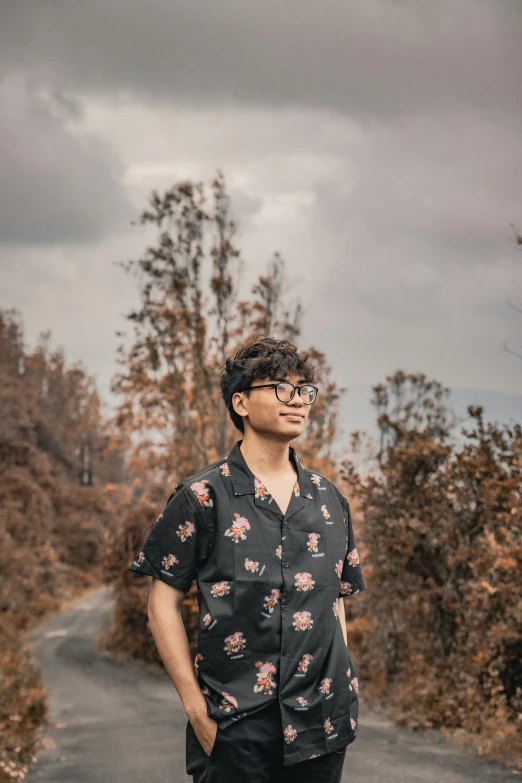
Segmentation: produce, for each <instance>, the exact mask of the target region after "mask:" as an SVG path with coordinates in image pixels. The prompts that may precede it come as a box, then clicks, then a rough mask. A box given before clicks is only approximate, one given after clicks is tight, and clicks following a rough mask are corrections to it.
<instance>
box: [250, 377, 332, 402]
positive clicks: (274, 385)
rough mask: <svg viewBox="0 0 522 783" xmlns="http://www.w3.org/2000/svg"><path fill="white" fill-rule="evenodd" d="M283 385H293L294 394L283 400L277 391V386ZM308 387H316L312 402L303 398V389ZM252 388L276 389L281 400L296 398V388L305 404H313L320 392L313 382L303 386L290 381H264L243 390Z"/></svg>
mask: <svg viewBox="0 0 522 783" xmlns="http://www.w3.org/2000/svg"><path fill="white" fill-rule="evenodd" d="M283 385H286V386H291V387H292V394H291V395H290V397H289V398H288V400H282V399H281V397H280V396H279V394H278V393H277V387H278V386H283ZM306 388H310V389H314V390H315V397H314V398H313V400H312V401H311V402H305V401H304V400H303V396H302V394H301V389H306ZM252 389H274V391H275V394H276V397H277V399H278V400H279V402H290V401H291V400H293V399H294V395H295V390H296V389H297V391H298V392H299V396H300V397H301V402H302V403H303V405H312V403H314V402H315V401H316V399H317V395H318V394H319V389H318V388H317V386H314V385H313V383H303V385H302V386H294V384H293V383H290V381H278V382H277V383H262V384H260V385H259V386H247V387H246V388H245V389H241V391H251V390H252Z"/></svg>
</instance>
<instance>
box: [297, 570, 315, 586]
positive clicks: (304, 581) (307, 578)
mask: <svg viewBox="0 0 522 783" xmlns="http://www.w3.org/2000/svg"><path fill="white" fill-rule="evenodd" d="M294 578H295V582H294V587H296V588H297V590H313V588H314V585H315V582H314V580H313V579H312V574H309V573H308V571H302V572H301V573H299V574H295V577H294Z"/></svg>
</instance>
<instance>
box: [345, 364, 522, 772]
mask: <svg viewBox="0 0 522 783" xmlns="http://www.w3.org/2000/svg"><path fill="white" fill-rule="evenodd" d="M387 380H388V384H389V385H388V387H384V386H381V385H380V386H377V387H375V389H374V392H375V398H374V404H375V405H376V407H377V410H378V422H379V427H380V432H381V441H380V444H379V448H378V449H377V451H376V454H375V459H376V462H377V465H378V468H379V471H378V472H377V473H375V474H369V475H367V476H364V477H363V476H360V475H358V474H357V473H356V472H355V470H354V468H353V464H352V463H350V462H349V461H346V462H345V464H344V467H345V469H346V473H345V477H346V479H347V481H349V482H350V483H351V484H352V485H353V487H354V489H355V490H356V491H357V495H358V501H359V508H360V512H361V515H362V517H363V519H364V526H363V530H361V531H360V537H361V541H362V540H363V539H364V547H363V548H364V549H365V561H366V562H365V566H366V573H367V574H368V589H367V591H366V593H365V594H363V595H362V600H363V604H364V605H365V606H366V608H367V612H368V617H369V621H370V624H369V633H368V635H367V638H366V640H365V645H364V658H363V660H364V669H365V671H366V674H367V677H368V679H369V680H370V681H371V683H372V685H373V694H374V696H376V697H378V698H380V699H381V700H382V702H383V704H384V705H385V706H387V707H388V708H390V709H391V711H392V714H393V716H394V717H395V718H396V719H397V720H398V721H399V722H400V723H405V724H407V725H409V726H433V727H436V728H439V727H445V728H446V729H457V728H459V729H465V730H466V731H468V732H471V733H475V734H476V735H477V744H478V746H479V747H480V748H481V749H482V750H483V751H484V752H486V751H487V752H490V753H493V754H496V755H500V756H502V755H510V756H511V759H512V760H515V763H518V766H519V768H522V754H521V751H522V737H521V728H522V727H521V724H520V716H521V713H522V665H521V660H522V657H521V653H522V503H521V498H522V470H521V468H522V457H521V452H522V448H521V447H522V430H521V427H520V425H518V424H515V425H513V426H511V427H508V426H500V425H496V424H487V425H486V424H485V423H484V421H483V411H482V408H478V407H477V408H476V407H473V406H470V407H469V408H468V413H469V417H470V422H471V425H470V427H469V428H467V429H466V428H463V429H462V435H463V437H464V442H463V444H456V443H455V442H454V441H453V438H452V437H451V424H452V423H453V422H452V418H451V415H450V414H449V412H448V410H447V409H446V407H445V405H444V396H445V394H446V392H447V390H444V389H442V387H441V386H440V385H439V384H437V383H435V382H428V381H427V380H426V378H425V377H424V376H422V375H409V376H408V375H405V374H404V373H401V372H398V373H396V374H395V375H394V376H393V377H389V378H388V379H387ZM392 403H393V405H392ZM358 438H359V434H358V433H356V434H355V441H357V440H358ZM363 677H364V674H363ZM507 748H509V749H510V750H509V753H508V751H507Z"/></svg>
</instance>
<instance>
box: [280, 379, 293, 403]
mask: <svg viewBox="0 0 522 783" xmlns="http://www.w3.org/2000/svg"><path fill="white" fill-rule="evenodd" d="M293 390H294V387H293V386H292V384H291V383H278V384H277V386H276V394H277V399H278V400H279V401H280V402H288V401H289V400H291V399H292V392H293Z"/></svg>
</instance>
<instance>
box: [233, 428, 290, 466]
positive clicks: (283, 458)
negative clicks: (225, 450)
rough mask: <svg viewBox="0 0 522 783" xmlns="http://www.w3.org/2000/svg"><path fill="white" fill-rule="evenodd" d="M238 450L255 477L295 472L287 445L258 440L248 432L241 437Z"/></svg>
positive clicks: (277, 441) (257, 437)
mask: <svg viewBox="0 0 522 783" xmlns="http://www.w3.org/2000/svg"><path fill="white" fill-rule="evenodd" d="M240 448H241V454H242V455H243V457H244V460H245V462H246V463H247V465H248V467H249V468H250V470H251V471H252V473H254V474H255V475H257V473H260V474H263V475H265V476H269V475H272V474H276V473H278V474H281V473H285V472H287V471H288V472H290V471H293V472H297V471H296V470H295V467H294V465H293V464H292V461H291V460H290V450H289V448H288V443H284V442H281V441H279V440H269V439H267V438H260V437H259V436H258V435H256V434H255V433H253V432H248V433H245V434H244V435H243V441H242V443H241V446H240Z"/></svg>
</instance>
